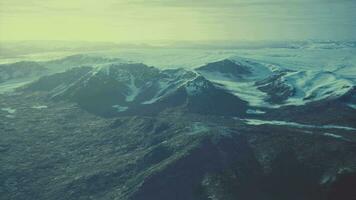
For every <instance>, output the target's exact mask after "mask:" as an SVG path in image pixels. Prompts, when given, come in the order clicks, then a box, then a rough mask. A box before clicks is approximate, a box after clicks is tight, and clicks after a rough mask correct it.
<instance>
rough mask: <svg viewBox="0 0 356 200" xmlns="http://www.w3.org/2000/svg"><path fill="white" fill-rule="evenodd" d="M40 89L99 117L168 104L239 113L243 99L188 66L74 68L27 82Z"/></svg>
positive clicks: (155, 111)
mask: <svg viewBox="0 0 356 200" xmlns="http://www.w3.org/2000/svg"><path fill="white" fill-rule="evenodd" d="M63 82H65V84H63ZM43 89H44V90H46V91H48V92H49V93H50V94H51V97H52V98H54V99H66V100H71V101H74V102H77V103H78V104H79V105H80V106H81V107H83V108H84V109H86V110H88V111H90V112H93V113H96V114H99V115H102V116H119V115H136V114H137V113H140V114H147V115H152V114H158V113H159V112H161V111H163V110H165V109H168V108H179V109H180V110H183V111H188V112H194V113H210V114H221V115H243V114H244V113H245V111H246V102H244V101H242V100H240V99H239V98H238V97H236V96H234V95H232V94H230V93H229V92H227V91H225V90H223V89H220V88H218V87H216V86H214V84H212V83H211V82H210V81H208V80H207V79H206V78H204V77H203V76H201V75H199V74H197V73H196V72H194V71H188V70H184V69H177V70H158V69H157V68H154V67H149V66H146V65H144V64H108V65H105V66H100V67H94V68H87V67H81V68H74V69H72V70H68V71H66V72H63V73H58V74H54V75H51V76H48V77H43V78H41V79H40V80H38V81H36V82H34V83H32V84H30V85H29V86H28V87H27V90H31V91H36V90H43Z"/></svg>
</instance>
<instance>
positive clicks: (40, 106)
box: [31, 105, 48, 109]
mask: <svg viewBox="0 0 356 200" xmlns="http://www.w3.org/2000/svg"><path fill="white" fill-rule="evenodd" d="M31 108H33V109H45V108H48V106H46V105H39V106H32V107H31Z"/></svg>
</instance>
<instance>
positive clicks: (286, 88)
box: [196, 57, 353, 108]
mask: <svg viewBox="0 0 356 200" xmlns="http://www.w3.org/2000/svg"><path fill="white" fill-rule="evenodd" d="M196 71H197V72H199V73H200V74H202V75H203V76H204V77H206V78H207V79H208V80H210V81H212V82H213V83H215V84H216V86H218V87H220V88H224V89H226V90H227V91H229V92H231V93H233V94H234V95H236V96H238V97H239V98H241V99H243V100H245V101H247V102H249V104H250V105H251V106H255V107H268V108H276V107H280V106H286V105H304V104H307V103H310V102H315V101H321V100H330V99H336V98H340V97H342V96H343V95H345V94H347V93H348V92H349V91H350V90H352V89H353V83H352V81H350V80H348V79H347V78H344V77H342V76H340V75H337V74H335V73H333V72H329V71H322V70H320V71H312V70H309V71H294V70H288V69H285V68H283V67H280V66H278V65H273V64H268V63H263V62H258V61H254V60H246V59H242V58H236V57H235V58H232V59H230V60H226V59H225V60H222V61H219V62H214V63H209V64H207V65H205V66H202V67H199V68H197V69H196Z"/></svg>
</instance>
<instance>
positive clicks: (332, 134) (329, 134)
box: [324, 133, 344, 139]
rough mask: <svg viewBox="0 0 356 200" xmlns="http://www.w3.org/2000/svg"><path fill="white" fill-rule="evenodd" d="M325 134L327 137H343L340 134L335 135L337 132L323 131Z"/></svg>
mask: <svg viewBox="0 0 356 200" xmlns="http://www.w3.org/2000/svg"><path fill="white" fill-rule="evenodd" d="M324 135H325V136H328V137H333V138H336V139H342V138H344V137H342V136H341V135H337V134H334V133H324Z"/></svg>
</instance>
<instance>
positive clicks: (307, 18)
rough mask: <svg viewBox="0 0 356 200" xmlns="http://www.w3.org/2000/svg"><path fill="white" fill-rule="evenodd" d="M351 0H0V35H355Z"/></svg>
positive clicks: (125, 38)
mask: <svg viewBox="0 0 356 200" xmlns="http://www.w3.org/2000/svg"><path fill="white" fill-rule="evenodd" d="M354 10H356V1H355V0H310V1H307V0H288V1H281V0H253V1H247V0H222V1H219V2H216V1H213V0H205V1H203V0H198V1H194V2H191V1H187V0H183V1H177V0H166V1H163V0H151V1H143V0H134V1H129V0H119V1H116V0H103V1H101V2H100V3H98V2H97V1H94V0H85V1H84V0H75V1H69V0H62V1H58V0H48V1H42V0H29V1H25V2H24V1H20V0H3V1H1V2H0V29H1V31H0V41H19V40H21V41H22V40H57V41H89V42H95V41H101V42H104V41H108V42H109V41H110V42H117V43H131V42H147V41H229V40H231V41H255V40H262V41H264V40H311V39H317V40H355V39H356V21H355V20H354V19H355V18H356V14H355V12H354Z"/></svg>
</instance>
